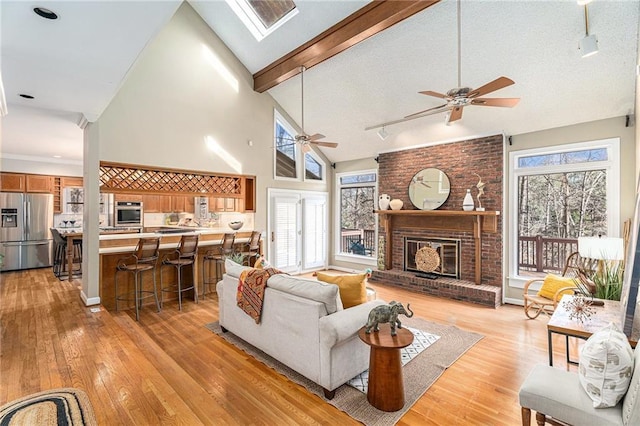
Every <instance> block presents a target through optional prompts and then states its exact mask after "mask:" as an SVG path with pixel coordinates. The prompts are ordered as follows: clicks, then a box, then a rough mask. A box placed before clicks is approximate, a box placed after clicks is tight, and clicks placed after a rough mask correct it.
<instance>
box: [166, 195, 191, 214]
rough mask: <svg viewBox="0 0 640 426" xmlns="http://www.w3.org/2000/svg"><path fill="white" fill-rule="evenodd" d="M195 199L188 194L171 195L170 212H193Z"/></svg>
mask: <svg viewBox="0 0 640 426" xmlns="http://www.w3.org/2000/svg"><path fill="white" fill-rule="evenodd" d="M194 204H195V199H194V197H193V196H190V195H173V196H171V210H170V211H172V212H179V213H180V212H185V213H193V212H194V209H195V207H194Z"/></svg>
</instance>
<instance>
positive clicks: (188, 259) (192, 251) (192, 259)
mask: <svg viewBox="0 0 640 426" xmlns="http://www.w3.org/2000/svg"><path fill="white" fill-rule="evenodd" d="M198 238H199V235H183V236H182V237H181V238H180V243H179V245H178V248H177V249H176V250H175V251H173V252H171V253H169V254H167V255H165V256H164V258H163V259H162V265H161V266H160V283H161V284H160V285H161V289H160V306H162V295H163V293H167V292H171V293H177V294H178V307H179V309H180V310H182V293H183V292H185V291H187V290H193V300H194V301H195V302H196V303H198V289H197V288H196V256H197V254H198ZM189 265H191V276H192V281H191V284H190V285H187V286H186V287H185V284H184V283H183V282H182V278H183V273H182V268H184V267H185V266H189ZM163 266H172V267H174V268H176V272H177V278H176V284H173V285H168V286H165V285H164V279H163V277H162V274H163V272H162V269H163V268H162V267H163Z"/></svg>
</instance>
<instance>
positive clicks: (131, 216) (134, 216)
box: [113, 201, 144, 228]
mask: <svg viewBox="0 0 640 426" xmlns="http://www.w3.org/2000/svg"><path fill="white" fill-rule="evenodd" d="M114 210H115V211H114V212H113V218H114V226H116V227H127V228H142V224H143V220H144V215H143V210H142V202H141V201H116V204H115V207H114Z"/></svg>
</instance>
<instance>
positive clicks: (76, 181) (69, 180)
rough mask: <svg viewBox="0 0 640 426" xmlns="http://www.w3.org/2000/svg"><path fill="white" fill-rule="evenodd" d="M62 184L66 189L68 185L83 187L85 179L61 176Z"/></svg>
mask: <svg viewBox="0 0 640 426" xmlns="http://www.w3.org/2000/svg"><path fill="white" fill-rule="evenodd" d="M60 186H61V187H62V188H63V189H64V188H66V187H68V186H75V187H81V186H84V181H83V179H82V178H81V177H69V176H61V177H60Z"/></svg>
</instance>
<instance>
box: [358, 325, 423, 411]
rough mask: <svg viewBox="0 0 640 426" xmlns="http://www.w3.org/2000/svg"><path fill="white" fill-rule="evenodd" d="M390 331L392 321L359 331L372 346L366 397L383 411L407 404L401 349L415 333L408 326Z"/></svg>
mask: <svg viewBox="0 0 640 426" xmlns="http://www.w3.org/2000/svg"><path fill="white" fill-rule="evenodd" d="M396 332H397V335H395V336H392V335H391V328H390V327H389V324H382V325H380V331H378V332H375V331H371V333H370V334H367V333H365V332H364V327H362V328H361V329H360V330H359V331H358V336H360V339H361V340H362V341H363V342H364V343H366V344H367V345H369V346H371V354H370V355H369V389H368V391H367V400H368V401H369V403H370V404H371V405H373V406H374V407H376V408H377V409H378V410H382V411H398V410H400V409H401V408H402V407H404V382H403V380H402V363H401V355H400V349H402V348H404V347H406V346H409V345H410V344H411V342H413V333H411V332H410V331H409V330H407V329H406V328H398V329H396Z"/></svg>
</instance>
